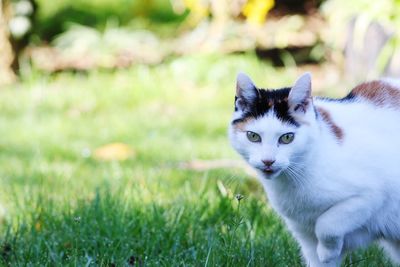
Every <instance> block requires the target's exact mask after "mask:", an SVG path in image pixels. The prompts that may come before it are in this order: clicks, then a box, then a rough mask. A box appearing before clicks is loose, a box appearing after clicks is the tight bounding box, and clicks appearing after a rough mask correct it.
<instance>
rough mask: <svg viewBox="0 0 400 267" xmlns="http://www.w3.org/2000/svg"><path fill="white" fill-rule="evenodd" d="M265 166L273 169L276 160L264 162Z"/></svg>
mask: <svg viewBox="0 0 400 267" xmlns="http://www.w3.org/2000/svg"><path fill="white" fill-rule="evenodd" d="M262 162H263V163H264V165H265V166H267V167H271V166H272V164H274V162H275V160H262Z"/></svg>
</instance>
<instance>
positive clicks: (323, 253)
mask: <svg viewBox="0 0 400 267" xmlns="http://www.w3.org/2000/svg"><path fill="white" fill-rule="evenodd" d="M317 254H318V258H319V260H320V261H321V262H322V263H329V262H332V261H334V260H336V259H337V258H339V257H340V254H341V248H340V247H333V248H328V247H326V246H324V245H323V244H322V243H321V242H318V246H317Z"/></svg>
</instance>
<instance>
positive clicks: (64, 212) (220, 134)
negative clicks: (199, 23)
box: [0, 55, 390, 267]
mask: <svg viewBox="0 0 400 267" xmlns="http://www.w3.org/2000/svg"><path fill="white" fill-rule="evenodd" d="M239 70H243V71H246V72H248V73H251V75H252V77H254V80H255V81H256V82H257V83H258V84H264V85H269V86H284V85H287V84H290V83H291V81H292V80H293V79H294V78H295V72H294V70H293V69H290V68H289V69H286V70H279V69H274V68H272V67H271V66H270V65H268V64H266V63H260V62H259V61H258V60H257V59H256V58H255V57H253V56H251V55H244V56H243V55H241V56H227V57H224V58H221V57H217V56H207V57H187V58H180V59H176V60H172V61H170V62H167V63H165V64H163V65H159V66H155V67H149V66H143V65H138V66H134V67H132V68H131V69H128V70H118V71H115V72H104V71H93V72H90V73H86V74H85V73H75V74H74V73H61V74H57V75H53V76H46V75H43V74H40V73H35V72H33V73H31V75H29V76H27V77H25V78H24V79H23V82H22V83H21V84H19V85H17V86H15V87H13V88H8V89H5V90H2V91H0V106H1V116H0V136H1V138H0V165H1V168H0V182H1V185H2V186H1V194H0V207H1V209H0V210H2V211H3V213H2V215H1V216H0V220H1V223H0V229H1V235H0V264H1V265H2V266H132V265H136V266H279V267H280V266H301V260H300V256H299V249H298V247H297V245H296V243H295V242H294V241H293V239H292V238H291V237H290V235H289V234H288V233H287V231H286V230H285V227H284V225H283V224H282V222H281V221H280V219H279V218H278V217H277V216H276V215H275V214H274V213H273V211H272V210H271V208H270V207H269V205H268V202H267V201H266V199H265V195H264V192H263V190H262V188H261V186H260V185H259V184H258V182H257V181H256V180H255V179H254V178H251V177H248V176H247V175H246V174H245V173H244V172H243V171H242V170H240V169H222V168H221V169H213V170H209V171H195V170H190V169H189V170H187V169H186V170H184V169H181V168H179V164H180V163H181V162H186V161H190V160H195V159H207V160H213V159H221V158H224V159H225V158H226V159H239V158H238V156H237V155H236V154H235V153H234V152H233V151H232V149H231V148H230V145H229V144H228V141H227V137H226V127H227V124H228V122H229V118H230V115H231V111H232V109H233V106H232V104H233V96H234V76H235V74H236V72H238V71H239ZM114 142H121V143H124V144H126V145H128V146H129V147H131V148H132V149H133V150H134V154H133V155H132V156H131V157H129V158H128V159H127V160H124V161H117V160H114V161H101V160H98V159H97V158H96V157H95V156H94V155H95V152H96V149H97V148H99V147H102V146H103V145H105V144H110V143H114ZM236 194H241V195H243V196H244V198H243V199H242V200H240V201H239V200H238V199H237V198H235V195H236ZM345 265H346V266H390V264H389V263H388V262H387V261H386V260H385V258H384V257H383V256H382V254H381V252H380V251H379V250H377V249H376V248H375V249H370V250H368V251H365V252H358V253H355V254H352V255H351V257H348V258H347V259H346V263H345Z"/></svg>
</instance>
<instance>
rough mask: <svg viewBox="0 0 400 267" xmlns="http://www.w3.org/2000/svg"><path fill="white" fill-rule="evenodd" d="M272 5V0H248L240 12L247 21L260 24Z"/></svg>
mask: <svg viewBox="0 0 400 267" xmlns="http://www.w3.org/2000/svg"><path fill="white" fill-rule="evenodd" d="M274 5H275V1H274V0H248V1H247V3H246V4H245V5H244V7H243V10H242V12H243V15H244V16H245V17H246V20H247V21H248V22H250V23H255V24H262V23H264V22H265V19H266V17H267V14H268V12H269V11H270V10H271V9H272V8H273V7H274Z"/></svg>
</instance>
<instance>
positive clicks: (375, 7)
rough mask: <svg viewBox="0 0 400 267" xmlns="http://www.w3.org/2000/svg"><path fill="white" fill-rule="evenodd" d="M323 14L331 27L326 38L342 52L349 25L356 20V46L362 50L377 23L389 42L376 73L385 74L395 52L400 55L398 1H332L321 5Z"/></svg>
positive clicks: (399, 6)
mask: <svg viewBox="0 0 400 267" xmlns="http://www.w3.org/2000/svg"><path fill="white" fill-rule="evenodd" d="M322 11H323V13H324V15H325V16H326V17H327V19H328V23H329V25H330V27H329V28H330V31H329V35H330V37H328V38H327V41H328V43H329V42H330V44H331V45H333V47H334V48H336V49H338V48H339V49H343V47H344V42H345V38H346V34H343V32H345V31H346V30H347V26H348V23H349V21H350V20H351V19H355V27H354V35H355V36H354V38H355V40H356V43H355V45H356V46H357V47H358V48H359V49H361V48H363V45H367V44H364V43H362V42H363V41H362V40H364V35H365V33H366V31H367V29H368V27H369V26H370V24H371V23H372V22H378V23H380V24H381V25H382V26H383V27H385V30H386V31H387V32H388V33H389V34H390V40H389V41H388V42H387V43H386V45H385V47H384V48H383V49H382V51H381V54H380V57H379V58H378V62H377V66H376V68H377V70H378V71H379V72H383V70H384V68H385V67H386V66H387V64H388V63H389V60H390V58H391V57H392V56H393V55H394V54H395V53H400V50H399V48H398V46H399V43H400V31H399V28H400V15H399V14H400V1H399V0H382V1H369V0H354V1H346V0H329V1H326V2H325V4H324V5H323V6H322Z"/></svg>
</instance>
